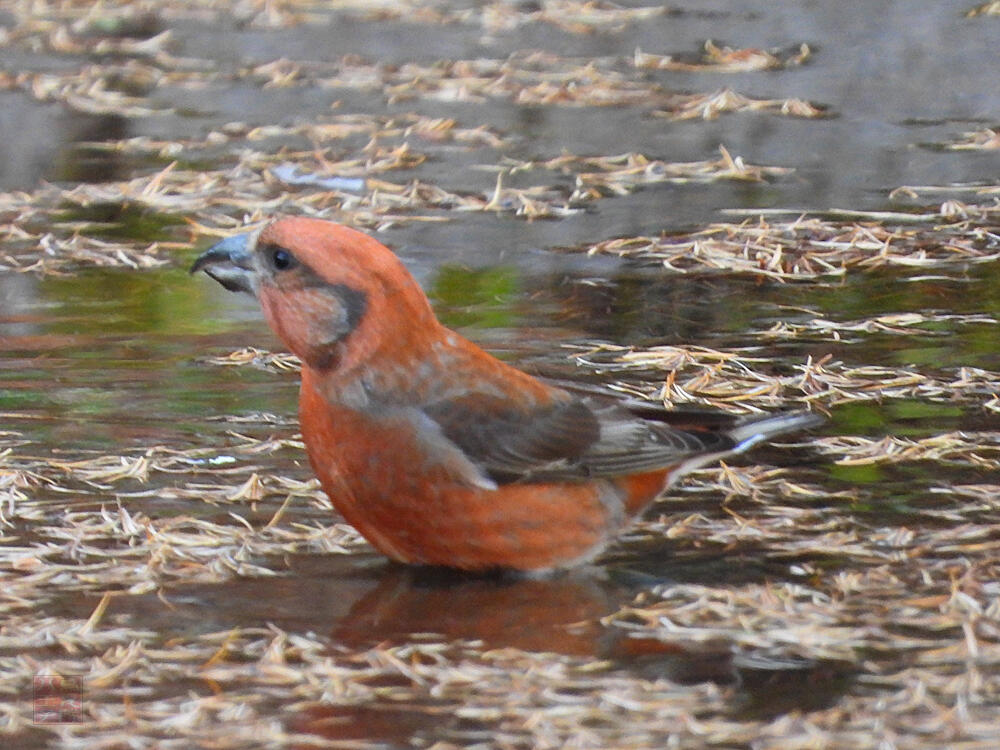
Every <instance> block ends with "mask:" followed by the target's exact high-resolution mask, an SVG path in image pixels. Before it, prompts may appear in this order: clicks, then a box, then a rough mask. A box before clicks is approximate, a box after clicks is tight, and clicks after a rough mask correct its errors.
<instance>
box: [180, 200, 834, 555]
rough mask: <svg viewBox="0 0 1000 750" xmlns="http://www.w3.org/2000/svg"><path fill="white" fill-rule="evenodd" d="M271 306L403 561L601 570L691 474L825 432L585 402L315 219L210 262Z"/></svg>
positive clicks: (340, 499) (333, 485)
mask: <svg viewBox="0 0 1000 750" xmlns="http://www.w3.org/2000/svg"><path fill="white" fill-rule="evenodd" d="M202 269H203V270H204V271H205V272H206V273H207V274H208V275H209V276H211V277H212V278H213V279H215V280H216V281H218V282H219V283H220V284H222V285H223V286H224V287H226V289H229V290H230V291H242V292H249V293H251V294H254V295H256V296H257V298H258V299H259V300H260V304H261V307H262V308H263V310H264V315H265V316H266V318H267V321H268V323H269V324H270V325H271V328H273V329H274V331H275V332H276V333H277V334H278V336H280V337H281V339H282V341H284V342H285V344H286V345H287V346H288V347H289V348H290V349H291V350H292V351H293V352H294V353H295V354H296V355H298V356H299V358H300V359H301V360H302V390H301V394H300V399H299V419H300V421H301V425H302V435H303V438H304V439H305V444H306V450H307V452H308V454H309V461H310V463H311V464H312V468H313V470H314V471H315V472H316V475H317V476H318V477H319V479H320V482H321V483H322V485H323V489H324V490H326V493H327V495H329V496H330V500H331V501H332V502H333V504H334V506H335V507H336V508H337V510H338V511H340V512H341V513H342V514H343V516H344V518H346V519H347V520H348V521H349V522H350V523H351V524H353V525H354V526H355V528H357V529H358V531H360V532H361V533H362V534H363V535H364V536H365V538H366V539H368V541H370V542H371V543H372V544H373V545H375V547H377V548H378V549H379V550H380V551H381V552H382V553H383V554H385V555H387V556H388V557H390V558H392V559H393V560H398V561H400V562H404V563H415V564H426V565H440V566H448V567H452V568H462V569H467V570H487V569H517V570H544V569H550V568H560V567H567V566H571V565H574V564H577V563H580V562H583V561H586V560H589V559H591V558H593V557H594V556H595V555H597V554H598V553H599V552H600V551H601V550H602V549H603V548H604V547H605V545H607V544H608V542H609V541H611V540H613V539H614V538H615V535H616V534H617V533H618V532H620V531H621V530H622V529H623V528H624V527H625V526H626V525H628V523H629V522H630V520H631V519H632V518H633V517H635V515H636V514H637V513H638V512H639V511H641V510H642V509H643V508H644V507H646V505H648V504H649V503H650V502H651V501H652V500H653V499H654V498H655V497H656V496H657V495H658V494H659V493H660V492H661V491H662V490H663V489H664V488H665V487H666V486H668V485H669V484H670V483H671V482H672V481H675V480H676V479H677V478H678V477H679V476H681V475H682V474H684V473H685V472H687V471H690V470H691V469H693V468H695V467H697V466H701V465H702V464H705V463H708V462H711V461H714V460H716V459H718V458H720V457H723V456H727V455H729V454H732V453H739V452H742V451H744V450H746V449H747V448H749V447H751V446H753V445H756V444H757V443H759V442H761V441H763V440H767V439H769V438H772V437H774V436H776V435H780V434H782V433H786V432H790V431H793V430H799V429H803V428H805V427H809V426H812V425H815V424H816V423H818V422H819V421H820V419H819V418H818V417H816V416H815V415H813V414H811V413H808V412H796V413H788V414H783V415H779V416H774V417H770V418H765V419H760V420H757V421H752V422H743V423H738V422H734V421H733V420H729V421H727V420H726V418H725V417H717V416H713V417H709V418H707V419H705V421H704V423H699V422H698V421H697V420H696V421H695V422H694V423H691V422H690V421H689V422H688V423H686V424H685V425H684V429H679V428H678V427H677V426H674V425H672V424H671V422H672V421H673V422H676V421H677V419H676V418H674V419H671V416H670V415H671V412H668V411H666V410H665V409H663V408H661V407H658V406H655V405H653V404H638V403H633V402H623V401H620V400H616V399H613V398H610V397H599V396H594V395H580V394H574V393H571V392H570V391H567V390H565V389H564V388H560V387H557V386H555V385H551V384H547V383H544V382H542V381H541V380H538V379H536V378H534V377H532V376H530V375H527V374H526V373H523V372H521V371H520V370H517V369H515V368H514V367H511V366H510V365H507V364H504V363H503V362H500V361H499V360H497V359H494V358H493V357H491V356H490V355H489V354H487V353H486V352H484V351H483V350H482V349H480V348H479V347H478V346H476V345H475V344H473V343H471V342H469V341H467V340H466V339H464V338H462V337H461V336H459V335H458V334H457V333H455V332H454V331H451V330H449V329H447V328H445V327H444V326H443V325H442V324H441V323H440V322H439V321H438V320H437V318H436V317H435V316H434V312H433V311H432V310H431V306H430V303H429V302H428V300H427V297H426V296H425V295H424V293H423V291H421V289H420V287H419V285H418V284H417V282H416V281H415V280H414V278H413V277H412V276H411V275H410V274H409V272H408V271H407V270H406V268H405V267H404V266H403V264H402V263H401V262H400V260H399V259H398V258H397V257H396V256H395V255H394V254H393V253H392V252H391V251H389V249H388V248H386V247H385V246H383V245H382V244H380V243H379V242H377V241H376V240H374V239H373V238H371V237H369V236H367V235H365V234H362V233H360V232H357V231H355V230H353V229H348V228H347V227H344V226H340V225H338V224H334V223H331V222H327V221H322V220H319V219H308V218H292V217H285V218H279V219H277V220H275V221H273V222H271V223H270V224H268V225H267V226H265V227H264V228H263V229H262V230H260V231H258V232H251V233H248V234H242V235H236V236H233V237H230V238H228V239H225V240H223V241H221V242H219V243H218V244H216V245H214V246H213V247H212V248H210V249H209V250H208V251H206V252H205V253H204V254H203V255H201V257H199V258H198V259H197V260H196V261H195V263H194V265H193V266H192V267H191V272H192V273H194V272H196V271H198V270H202Z"/></svg>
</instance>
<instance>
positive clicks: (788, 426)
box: [667, 411, 826, 487]
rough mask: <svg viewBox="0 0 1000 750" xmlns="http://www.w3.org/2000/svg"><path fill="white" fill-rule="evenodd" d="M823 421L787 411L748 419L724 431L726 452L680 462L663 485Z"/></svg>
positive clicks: (818, 417) (817, 417)
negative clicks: (728, 439)
mask: <svg viewBox="0 0 1000 750" xmlns="http://www.w3.org/2000/svg"><path fill="white" fill-rule="evenodd" d="M825 421H826V419H825V418H823V417H821V416H820V415H819V414H816V413H814V412H810V411H791V412H785V413H784V414H777V415H773V416H767V417H750V418H749V419H745V420H743V421H741V422H739V423H738V424H736V425H735V426H733V427H730V428H728V429H726V430H724V434H725V435H727V436H728V437H729V438H730V440H732V441H733V445H732V446H731V447H729V448H727V449H726V450H721V451H717V452H714V453H703V454H701V455H698V456H693V457H692V458H689V459H688V460H687V461H685V462H684V463H682V464H680V465H679V466H677V467H676V468H675V469H674V470H673V471H672V472H671V473H670V477H669V479H668V480H667V486H668V487H669V486H670V485H672V484H674V483H676V482H677V480H679V479H680V478H681V477H683V476H684V475H685V474H687V473H688V472H690V471H694V470H695V469H699V468H701V467H702V466H705V465H706V464H711V463H714V462H715V461H718V460H720V459H724V458H726V457H727V456H732V455H734V454H737V453H743V452H745V451H748V450H750V449H751V448H753V447H754V446H755V445H757V444H758V443H763V442H765V441H768V440H771V439H773V438H775V437H777V436H779V435H785V434H787V433H789V432H798V431H799V430H806V429H809V428H810V427H817V426H819V425H821V424H823V423H824V422H825Z"/></svg>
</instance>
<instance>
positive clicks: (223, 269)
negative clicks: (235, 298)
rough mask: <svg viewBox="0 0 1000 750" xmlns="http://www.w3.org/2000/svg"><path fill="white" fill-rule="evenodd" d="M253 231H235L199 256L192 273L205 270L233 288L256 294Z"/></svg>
mask: <svg viewBox="0 0 1000 750" xmlns="http://www.w3.org/2000/svg"><path fill="white" fill-rule="evenodd" d="M252 239H253V233H246V234H234V235H233V236H232V237H227V238H226V239H224V240H221V241H220V242H216V243H215V244H214V245H212V246H211V247H210V248H208V250H206V251H205V252H203V253H202V254H201V255H199V256H198V259H197V260H196V261H195V262H194V263H193V264H192V265H191V270H190V271H189V273H196V272H197V271H204V272H205V273H206V274H208V275H209V276H211V277H212V278H213V279H215V280H216V281H218V282H219V283H220V284H222V286H224V287H225V288H226V289H228V290H229V291H230V292H246V293H247V294H256V284H255V281H256V275H257V274H256V270H255V269H254V265H253V256H252V255H251V254H250V248H251V245H252Z"/></svg>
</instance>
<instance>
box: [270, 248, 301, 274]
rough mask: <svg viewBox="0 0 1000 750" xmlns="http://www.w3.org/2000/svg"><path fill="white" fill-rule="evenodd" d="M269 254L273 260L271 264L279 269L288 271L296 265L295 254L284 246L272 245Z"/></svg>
mask: <svg viewBox="0 0 1000 750" xmlns="http://www.w3.org/2000/svg"><path fill="white" fill-rule="evenodd" d="M267 254H268V257H269V258H270V260H271V265H272V266H274V268H275V270H277V271H287V270H288V269H289V268H291V267H292V266H294V265H295V256H294V255H292V254H291V253H290V252H288V251H287V250H285V248H283V247H270V248H268V249H267Z"/></svg>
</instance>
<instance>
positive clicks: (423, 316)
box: [191, 217, 440, 371]
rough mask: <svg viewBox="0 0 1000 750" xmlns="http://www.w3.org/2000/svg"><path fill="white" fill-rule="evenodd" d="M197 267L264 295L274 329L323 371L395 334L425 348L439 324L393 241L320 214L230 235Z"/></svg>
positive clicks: (347, 363)
mask: <svg viewBox="0 0 1000 750" xmlns="http://www.w3.org/2000/svg"><path fill="white" fill-rule="evenodd" d="M196 271H204V272H205V273H206V274H208V275H209V276H211V277H212V278H213V279H215V280H216V281H218V282H219V283H220V284H222V286H224V287H225V288H226V289H228V290H230V291H234V292H248V293H250V294H253V295H256V296H257V298H258V299H259V300H260V304H261V307H262V308H263V310H264V315H265V316H266V318H267V321H268V323H269V324H270V326H271V328H272V329H274V331H275V333H277V334H278V336H279V337H281V339H282V341H284V342H285V344H286V345H287V346H288V347H289V348H290V349H291V350H292V351H293V352H294V353H295V354H297V355H298V356H299V357H300V358H301V359H302V360H303V362H304V363H305V364H306V365H307V366H309V367H311V368H313V369H315V370H319V371H328V370H331V369H335V368H344V367H351V366H353V365H356V364H359V363H362V362H364V361H365V360H366V359H367V358H370V357H372V356H373V355H374V354H375V353H376V352H377V351H378V350H379V349H380V348H382V347H383V346H385V344H386V342H387V340H390V339H391V341H392V345H393V346H394V347H396V348H397V349H400V348H401V349H402V350H403V351H405V349H406V348H407V347H410V348H417V347H419V346H420V343H421V341H422V340H424V339H427V338H428V337H429V336H431V335H432V334H433V332H434V331H435V330H436V329H437V327H438V326H439V325H440V324H439V323H438V322H437V320H436V318H435V317H434V314H433V312H432V311H431V308H430V304H429V303H428V301H427V298H426V297H425V296H424V293H423V291H422V290H421V289H420V287H419V285H418V284H417V282H416V280H415V279H414V278H413V277H412V276H411V275H410V273H409V272H408V271H407V270H406V268H405V267H404V266H403V264H402V263H401V262H400V261H399V259H398V258H397V257H396V256H395V255H394V254H393V253H392V252H391V251H390V250H389V249H388V248H386V247H385V246H384V245H382V244H381V243H380V242H378V241H377V240H375V239H373V238H371V237H369V236H368V235H366V234H362V233H361V232H358V231H355V230H353V229H349V228H347V227H345V226H341V225H340V224H334V223H333V222H329V221H323V220H320V219H310V218H303V217H284V218H279V219H276V220H274V221H272V222H271V223H270V224H268V225H266V226H265V227H264V228H263V229H261V230H259V231H256V232H248V233H246V234H239V235H234V236H232V237H228V238H226V239H224V240H222V241H221V242H218V243H216V244H215V245H213V246H212V247H210V248H209V249H208V250H206V251H205V252H204V253H203V254H202V255H201V256H199V257H198V259H197V260H196V261H195V262H194V265H192V266H191V273H194V272H196ZM407 337H409V340H407Z"/></svg>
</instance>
